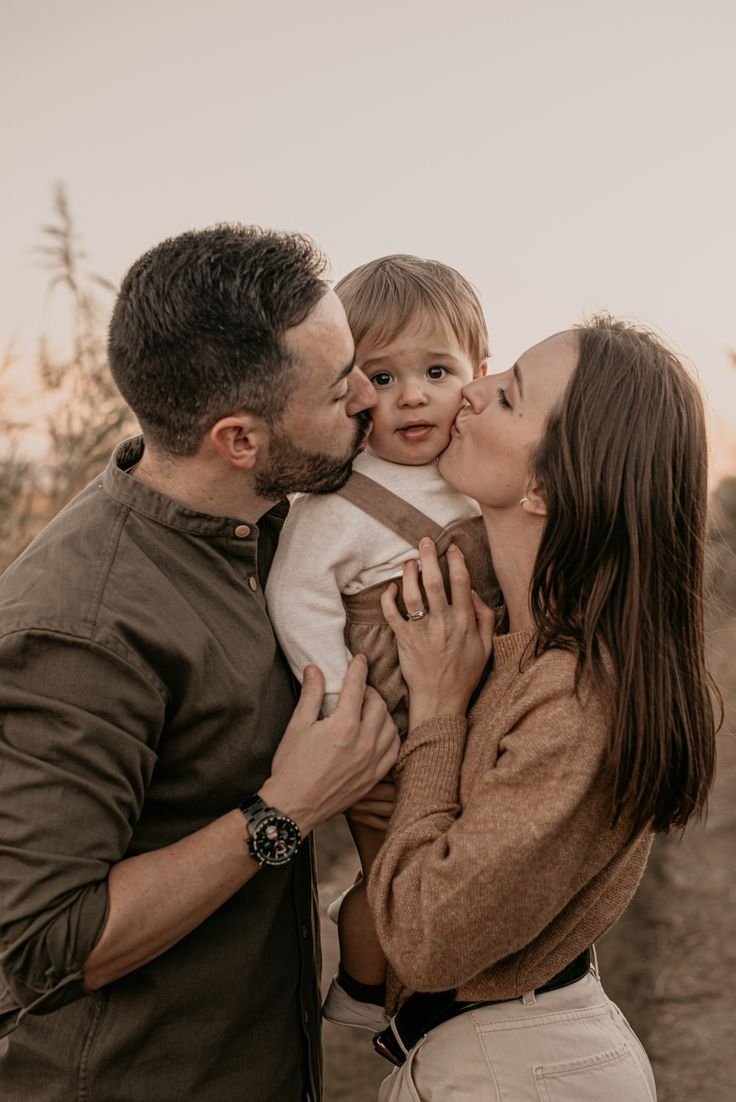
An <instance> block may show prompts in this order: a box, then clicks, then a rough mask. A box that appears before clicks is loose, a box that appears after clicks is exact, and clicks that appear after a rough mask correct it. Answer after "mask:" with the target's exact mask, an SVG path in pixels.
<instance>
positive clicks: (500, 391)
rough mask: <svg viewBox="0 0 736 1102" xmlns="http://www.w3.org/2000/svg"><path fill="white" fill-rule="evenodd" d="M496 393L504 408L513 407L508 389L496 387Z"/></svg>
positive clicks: (499, 402)
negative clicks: (507, 394) (508, 395)
mask: <svg viewBox="0 0 736 1102" xmlns="http://www.w3.org/2000/svg"><path fill="white" fill-rule="evenodd" d="M496 395H497V397H498V404H499V405H500V406H503V408H504V409H511V402H510V401H509V400H508V398H507V397H506V391H505V390H504V389H503V388H502V387H500V386H499V387H497V388H496Z"/></svg>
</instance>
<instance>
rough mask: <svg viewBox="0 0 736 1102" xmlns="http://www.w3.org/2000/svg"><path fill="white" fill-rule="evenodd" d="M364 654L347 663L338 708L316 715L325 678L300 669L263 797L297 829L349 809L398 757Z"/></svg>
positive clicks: (393, 728)
mask: <svg viewBox="0 0 736 1102" xmlns="http://www.w3.org/2000/svg"><path fill="white" fill-rule="evenodd" d="M367 672H368V666H367V663H366V660H365V658H364V657H363V655H362V654H359V655H356V657H355V658H353V660H352V662H351V663H350V665H349V666H348V670H347V673H346V674H345V680H344V682H343V686H342V690H341V692H340V699H339V702H338V705H337V708H336V709H335V711H334V712H333V713H332V715H331V716H328V717H327V718H326V719H322V720H320V719H319V712H320V706H321V704H322V697H323V696H324V690H325V681H324V677H323V676H322V672H321V670H319V669H318V668H317V666H307V667H306V669H305V670H304V684H303V686H302V693H301V696H300V698H299V703H298V704H297V706H296V708H295V709H294V714H293V715H292V717H291V721H290V723H289V725H288V727H287V728H286V731H285V732H284V737H283V739H282V740H281V743H280V744H279V748H278V750H277V751H276V754H275V755H274V759H273V765H272V769H271V776H270V777H269V778H268V780H267V781H266V782H265V783H264V784H263V785H262V786H261V788H260V790H259V794H260V796H261V798H262V799H263V800H264V801H265V802H266V803H268V804H271V805H272V806H273V807H276V808H278V809H279V811H283V812H284V814H286V815H289V816H290V817H291V818H292V819H294V820H295V821H296V823H297V824H298V826H299V829H300V830H301V832H302V835H306V834H308V833H309V832H310V831H311V830H312V829H313V828H314V827H315V826H316V825H317V824H318V823H322V822H324V821H325V820H326V819H329V818H331V817H332V816H333V815H336V814H337V813H338V812H340V811H345V810H346V808H349V807H352V806H353V805H354V804H356V803H357V802H358V801H359V800H360V799H361V797H363V796H364V795H365V794H366V793H367V792H368V791H370V789H372V788H373V787H374V785H375V784H377V782H378V781H379V780H381V778H382V777H385V776H386V774H387V773H388V771H389V769H390V768H391V766H392V765H393V764H394V762H395V761H396V756H397V754H398V752H399V737H398V734H397V732H396V726H395V724H394V722H393V720H392V719H391V717H390V716H389V714H388V711H387V710H386V705H385V704H384V702H383V700H382V699H381V697H380V696H379V694H378V693H377V692H376V691H375V690H374V689H372V688H370V687H369V686H366V674H367Z"/></svg>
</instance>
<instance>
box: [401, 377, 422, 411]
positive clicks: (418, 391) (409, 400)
mask: <svg viewBox="0 0 736 1102" xmlns="http://www.w3.org/2000/svg"><path fill="white" fill-rule="evenodd" d="M426 400H427V397H426V394H425V393H424V387H423V386H422V385H421V383H420V382H419V381H418V380H416V379H412V380H410V381H409V382H406V383H404V384H403V386H402V387H401V391H400V393H399V401H400V402H401V403H402V405H405V406H417V405H423V404H424V403H425V402H426Z"/></svg>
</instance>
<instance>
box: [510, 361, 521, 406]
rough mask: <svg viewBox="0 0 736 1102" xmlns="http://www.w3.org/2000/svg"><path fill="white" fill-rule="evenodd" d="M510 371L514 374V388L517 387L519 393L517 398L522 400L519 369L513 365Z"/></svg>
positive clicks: (516, 365)
mask: <svg viewBox="0 0 736 1102" xmlns="http://www.w3.org/2000/svg"><path fill="white" fill-rule="evenodd" d="M512 370H513V372H514V378H515V379H516V386H517V389H518V391H519V397H520V398H523V397H524V389H523V387H522V385H521V368H520V367H519V365H518V364H514V366H513V369H512Z"/></svg>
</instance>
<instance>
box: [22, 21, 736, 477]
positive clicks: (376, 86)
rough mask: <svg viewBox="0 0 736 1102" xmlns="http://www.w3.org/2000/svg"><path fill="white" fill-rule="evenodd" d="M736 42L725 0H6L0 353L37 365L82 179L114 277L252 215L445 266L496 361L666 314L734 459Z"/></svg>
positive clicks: (94, 261) (375, 252) (93, 230)
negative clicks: (54, 228) (12, 347)
mask: <svg viewBox="0 0 736 1102" xmlns="http://www.w3.org/2000/svg"><path fill="white" fill-rule="evenodd" d="M735 56H736V4H734V3H733V0H617V2H616V3H615V4H613V3H611V0H606V2H605V3H603V2H599V0H556V2H555V3H551V2H549V0H547V2H545V0H393V2H389V0H370V2H366V0H310V2H309V3H305V2H304V0H259V2H257V3H256V2H250V0H206V2H205V0H201V2H194V0H177V2H174V0H145V2H144V0H126V3H125V4H121V3H112V2H110V0H0V103H1V104H2V113H1V117H0V149H1V150H2V154H3V164H4V166H5V167H4V169H3V172H2V177H3V179H2V183H3V201H2V206H1V208H0V225H1V226H2V250H1V251H0V294H1V301H2V313H1V314H0V348H2V347H4V346H6V345H7V343H8V342H9V341H10V340H11V338H15V341H16V348H17V349H18V351H19V352H20V354H21V357H22V360H23V362H24V364H25V369H24V370H25V371H26V374H27V377H28V378H30V377H31V367H32V361H33V357H32V353H33V347H34V342H35V340H36V337H37V335H38V334H39V332H40V330H41V328H42V326H43V325H44V322H45V321H46V322H48V319H49V315H48V311H47V309H46V308H45V306H44V288H45V280H46V274H45V273H44V271H43V270H42V269H40V268H39V267H38V262H37V259H36V258H35V257H34V256H33V254H32V248H33V246H34V245H36V244H38V242H39V239H40V238H39V231H40V227H41V225H42V224H43V223H44V222H46V221H48V219H49V216H50V213H51V194H52V187H53V183H54V181H56V180H62V181H64V182H65V184H66V185H67V188H68V194H69V198H70V201H71V205H72V209H73V211H74V213H75V215H76V218H77V223H78V226H79V229H80V230H81V232H82V234H83V237H84V240H85V243H86V246H87V248H88V252H89V256H90V263H91V266H92V267H93V268H94V269H95V270H97V271H99V272H101V273H103V274H104V275H106V276H108V277H110V278H111V279H113V280H119V279H120V277H121V276H122V274H123V272H124V271H125V269H126V267H127V266H128V265H129V264H130V263H131V262H132V261H133V260H134V259H135V258H136V256H138V255H139V254H140V253H141V252H143V251H144V250H145V249H146V248H148V247H149V246H150V245H152V244H153V243H155V242H156V241H158V240H160V239H161V238H163V237H165V236H167V235H169V234H173V233H177V232H179V231H181V230H184V229H187V228H189V227H191V226H204V225H208V224H211V223H213V222H217V221H225V220H238V221H242V222H257V223H260V224H262V225H268V226H274V227H279V228H286V229H298V230H302V231H305V232H308V233H310V234H311V235H312V236H313V237H315V238H316V239H317V241H318V242H319V243H320V244H321V245H322V246H323V248H324V249H325V250H326V251H327V253H328V254H329V256H330V257H331V259H332V262H333V270H334V274H335V276H340V275H341V274H343V273H344V272H345V271H347V270H348V269H349V268H351V267H353V266H354V265H356V264H360V263H362V262H364V261H365V260H368V259H370V258H371V257H375V256H379V255H382V254H385V253H388V252H413V253H417V254H419V255H421V256H426V257H433V258H436V259H439V260H443V261H445V262H447V263H450V264H453V265H454V266H455V267H457V268H459V269H460V270H461V271H462V272H463V273H464V274H465V275H466V276H467V277H468V278H469V279H471V280H472V282H473V283H474V284H475V285H476V286H477V288H478V289H479V291H480V294H481V297H482V299H483V304H484V308H485V311H486V314H487V317H488V321H489V326H490V330H491V344H492V350H493V354H494V360H493V365H492V367H493V368H496V369H498V370H501V369H503V368H504V367H507V366H509V364H510V363H511V362H513V360H514V359H515V358H516V356H517V355H518V354H519V353H520V352H521V351H523V350H524V348H526V347H528V346H529V345H531V344H533V343H534V342H535V341H537V340H539V339H541V338H542V337H544V336H547V335H548V334H549V333H551V332H554V331H557V330H559V329H562V328H565V327H566V326H568V325H570V324H572V323H574V322H576V321H579V320H580V319H581V317H582V316H583V315H584V314H585V313H590V312H592V311H594V310H596V309H600V308H607V309H610V310H612V311H614V312H616V313H620V314H622V315H624V316H626V317H629V318H632V319H634V320H637V321H643V322H646V323H648V324H650V325H653V326H655V327H656V328H657V329H658V330H659V331H660V332H661V333H663V334H664V335H665V337H666V338H667V339H668V340H669V341H670V343H672V344H674V346H675V347H676V348H677V349H678V350H679V351H681V352H682V353H684V354H685V355H686V356H688V357H689V358H690V359H691V360H692V361H693V362H694V363H695V365H696V367H697V369H698V372H699V374H700V377H701V380H702V382H703V385H704V388H705V390H706V393H707V395H708V397H709V401H710V405H711V408H712V410H713V411H714V412H713V445H714V452H715V454H716V458H717V461H718V469H719V470H723V469H725V466H726V464H728V463H730V464H731V465H733V466H736V447H735V446H733V445H730V444H728V445H727V444H726V438H727V435H728V434H731V433H732V434H733V437H734V438H736V368H734V367H733V366H731V363H730V359H729V355H728V352H729V349H730V348H736V312H735V311H734V305H735V294H734V289H735V286H734V276H733V273H734V263H735V259H736V213H735V211H734V205H735V203H736V142H735V140H734V130H735V127H734V119H735V114H736V112H735V108H736V64H734V57H735ZM45 311H46V312H45Z"/></svg>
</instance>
